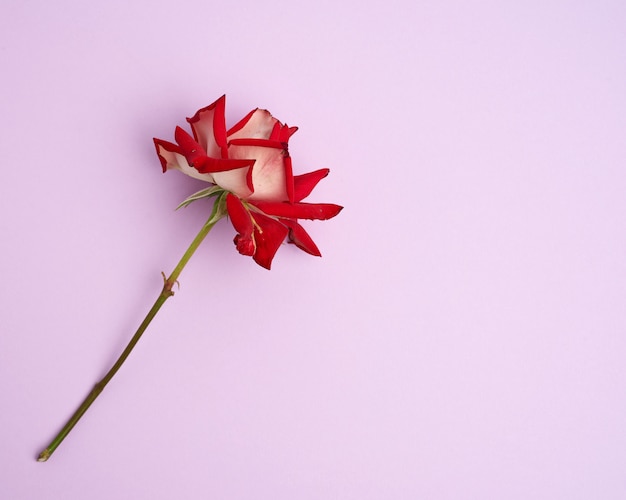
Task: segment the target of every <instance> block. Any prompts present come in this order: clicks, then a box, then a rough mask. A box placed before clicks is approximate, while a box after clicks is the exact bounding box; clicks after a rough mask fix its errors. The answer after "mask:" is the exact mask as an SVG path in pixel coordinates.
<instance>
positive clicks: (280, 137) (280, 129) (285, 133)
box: [270, 122, 298, 142]
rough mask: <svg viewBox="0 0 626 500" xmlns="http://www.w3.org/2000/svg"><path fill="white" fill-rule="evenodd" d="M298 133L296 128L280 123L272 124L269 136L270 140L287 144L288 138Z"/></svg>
mask: <svg viewBox="0 0 626 500" xmlns="http://www.w3.org/2000/svg"><path fill="white" fill-rule="evenodd" d="M297 131H298V127H289V126H288V125H287V124H286V123H285V124H284V125H283V124H282V123H280V122H277V123H275V124H274V129H273V130H272V134H271V135H270V139H272V140H275V141H279V142H289V138H290V137H291V136H292V135H293V134H295V133H296V132H297Z"/></svg>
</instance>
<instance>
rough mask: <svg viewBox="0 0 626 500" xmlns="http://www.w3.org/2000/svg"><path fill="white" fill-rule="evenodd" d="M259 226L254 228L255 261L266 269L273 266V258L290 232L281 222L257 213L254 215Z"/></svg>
mask: <svg viewBox="0 0 626 500" xmlns="http://www.w3.org/2000/svg"><path fill="white" fill-rule="evenodd" d="M253 217H254V220H255V221H256V223H257V225H258V227H257V226H255V228H254V239H255V241H256V252H255V254H254V257H253V258H254V261H255V262H256V263H257V264H259V265H260V266H262V267H264V268H265V269H270V268H271V267H272V259H273V258H274V255H276V252H277V251H278V249H279V248H280V245H281V244H282V242H283V241H285V237H286V236H287V233H288V232H289V229H287V228H286V227H285V226H283V225H282V224H281V223H280V222H277V221H275V220H274V219H270V218H269V217H266V216H265V215H263V214H258V213H255V214H254V215H253Z"/></svg>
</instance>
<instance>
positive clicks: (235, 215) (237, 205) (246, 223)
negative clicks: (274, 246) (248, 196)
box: [226, 193, 254, 237]
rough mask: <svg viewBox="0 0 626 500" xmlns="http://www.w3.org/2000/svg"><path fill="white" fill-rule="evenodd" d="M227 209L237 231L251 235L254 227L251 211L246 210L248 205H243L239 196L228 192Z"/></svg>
mask: <svg viewBox="0 0 626 500" xmlns="http://www.w3.org/2000/svg"><path fill="white" fill-rule="evenodd" d="M226 209H227V210H228V216H229V217H230V221H231V222H232V224H233V227H234V228H235V231H237V232H238V233H239V234H240V235H242V236H244V237H250V236H251V235H252V231H253V229H254V226H253V224H252V217H251V216H250V212H248V210H246V207H244V206H243V203H241V200H240V199H239V198H238V197H237V196H234V195H232V194H230V193H228V195H226Z"/></svg>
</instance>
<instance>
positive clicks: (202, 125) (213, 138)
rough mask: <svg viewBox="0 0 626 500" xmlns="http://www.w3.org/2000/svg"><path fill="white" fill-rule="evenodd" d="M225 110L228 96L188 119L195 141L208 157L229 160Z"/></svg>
mask: <svg viewBox="0 0 626 500" xmlns="http://www.w3.org/2000/svg"><path fill="white" fill-rule="evenodd" d="M225 108H226V96H225V95H223V96H222V97H220V98H219V99H218V100H217V101H215V102H214V103H213V104H211V105H209V106H207V107H206V108H202V109H200V110H198V111H197V112H196V114H195V115H193V117H191V118H187V121H188V122H189V124H190V125H191V129H192V130H193V136H194V138H195V140H196V141H197V142H198V143H199V144H200V146H202V148H203V149H204V150H205V151H206V153H207V155H208V156H213V157H216V158H219V157H222V158H227V156H226V118H225V116H224V110H225Z"/></svg>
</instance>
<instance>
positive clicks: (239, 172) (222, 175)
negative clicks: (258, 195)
mask: <svg viewBox="0 0 626 500" xmlns="http://www.w3.org/2000/svg"><path fill="white" fill-rule="evenodd" d="M251 168H252V167H244V168H236V169H234V170H227V171H220V172H214V173H212V174H211V175H212V176H213V179H214V182H215V184H217V185H218V186H220V187H222V188H224V189H225V190H226V191H230V192H231V193H233V194H235V195H237V196H239V198H242V199H244V200H245V199H246V198H247V197H249V196H250V195H251V194H252V190H251V189H250V187H249V186H248V181H247V177H248V172H249V170H250V169H251Z"/></svg>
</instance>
